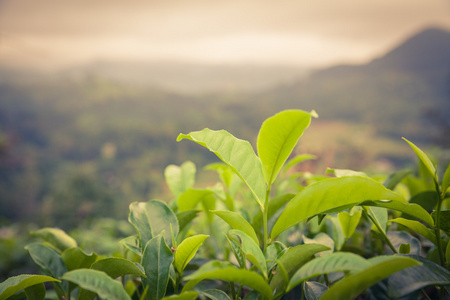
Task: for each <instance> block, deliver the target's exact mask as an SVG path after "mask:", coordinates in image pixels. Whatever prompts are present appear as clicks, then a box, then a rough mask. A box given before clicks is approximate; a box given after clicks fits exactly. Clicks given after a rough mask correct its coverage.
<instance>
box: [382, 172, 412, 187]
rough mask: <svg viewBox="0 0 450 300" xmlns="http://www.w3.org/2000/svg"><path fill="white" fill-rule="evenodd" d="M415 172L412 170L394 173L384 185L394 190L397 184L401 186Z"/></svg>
mask: <svg viewBox="0 0 450 300" xmlns="http://www.w3.org/2000/svg"><path fill="white" fill-rule="evenodd" d="M412 173H413V172H412V171H411V170H400V171H397V172H395V173H392V174H391V175H390V176H389V177H388V178H387V179H386V180H385V181H384V183H383V185H384V186H385V187H386V188H387V189H390V190H393V189H394V188H395V187H396V186H397V184H399V183H400V182H401V181H402V180H403V178H405V177H406V176H408V175H409V174H412Z"/></svg>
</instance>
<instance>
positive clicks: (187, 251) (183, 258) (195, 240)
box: [173, 234, 209, 274]
mask: <svg viewBox="0 0 450 300" xmlns="http://www.w3.org/2000/svg"><path fill="white" fill-rule="evenodd" d="M208 237H209V235H205V234H199V235H194V236H191V237H188V238H186V239H184V240H183V242H181V244H179V245H178V247H177V250H176V251H175V259H174V262H173V264H174V266H175V268H176V269H177V271H178V272H179V273H180V274H183V270H184V268H186V266H187V264H188V263H189V262H190V261H191V259H192V258H194V255H195V253H197V250H198V248H200V246H201V245H202V244H203V242H204V241H205V240H206V239H207V238H208Z"/></svg>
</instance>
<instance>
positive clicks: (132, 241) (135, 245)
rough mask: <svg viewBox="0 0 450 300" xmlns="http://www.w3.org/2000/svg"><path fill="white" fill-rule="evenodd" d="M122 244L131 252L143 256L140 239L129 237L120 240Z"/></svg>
mask: <svg viewBox="0 0 450 300" xmlns="http://www.w3.org/2000/svg"><path fill="white" fill-rule="evenodd" d="M120 243H121V244H122V245H123V246H124V247H126V248H127V249H128V250H130V251H131V252H133V253H135V254H137V255H138V256H142V249H141V247H140V245H139V238H138V237H136V236H133V235H132V236H129V237H126V238H124V239H122V240H120Z"/></svg>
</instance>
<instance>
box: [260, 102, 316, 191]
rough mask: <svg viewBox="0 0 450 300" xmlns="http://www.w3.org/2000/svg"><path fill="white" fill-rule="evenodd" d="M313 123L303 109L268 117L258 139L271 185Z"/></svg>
mask: <svg viewBox="0 0 450 300" xmlns="http://www.w3.org/2000/svg"><path fill="white" fill-rule="evenodd" d="M310 123H311V114H310V113H307V112H305V111H301V110H285V111H282V112H279V113H277V114H276V115H274V116H272V117H270V118H268V119H266V120H265V121H264V123H263V124H262V126H261V129H260V131H259V134H258V139H257V149H258V156H259V158H260V159H261V162H262V166H263V172H264V179H265V181H266V183H267V185H271V184H272V183H273V182H274V181H275V179H276V177H277V175H278V173H279V172H280V170H281V168H282V167H283V165H284V163H285V162H286V160H287V159H288V157H289V155H290V154H291V153H292V150H294V147H295V145H296V144H297V142H298V140H299V138H300V137H301V136H302V134H303V132H304V131H305V129H306V128H308V126H309V124H310Z"/></svg>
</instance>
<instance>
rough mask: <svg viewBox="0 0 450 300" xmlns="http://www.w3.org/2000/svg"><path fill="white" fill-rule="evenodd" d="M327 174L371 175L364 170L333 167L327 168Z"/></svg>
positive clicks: (338, 175)
mask: <svg viewBox="0 0 450 300" xmlns="http://www.w3.org/2000/svg"><path fill="white" fill-rule="evenodd" d="M326 174H333V175H334V176H336V177H345V176H361V177H369V176H367V174H366V173H364V172H360V171H353V170H349V169H331V168H327V171H326Z"/></svg>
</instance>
